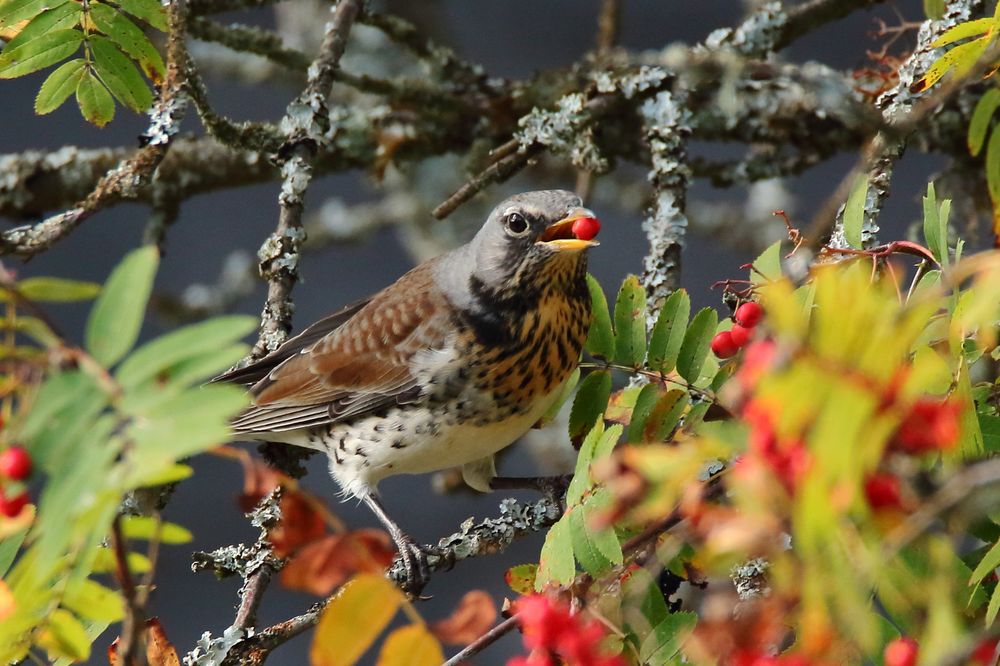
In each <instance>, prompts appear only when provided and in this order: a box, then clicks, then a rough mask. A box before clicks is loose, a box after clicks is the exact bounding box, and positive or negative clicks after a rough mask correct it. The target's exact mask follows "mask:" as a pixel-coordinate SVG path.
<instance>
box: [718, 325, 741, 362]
mask: <svg viewBox="0 0 1000 666" xmlns="http://www.w3.org/2000/svg"><path fill="white" fill-rule="evenodd" d="M739 350H740V347H739V345H737V344H736V342H734V341H733V335H732V333H730V332H729V331H723V332H722V333H719V334H718V335H716V336H715V337H714V338H712V353H713V354H715V355H716V356H717V357H719V358H729V357H731V356H736V352H738V351H739Z"/></svg>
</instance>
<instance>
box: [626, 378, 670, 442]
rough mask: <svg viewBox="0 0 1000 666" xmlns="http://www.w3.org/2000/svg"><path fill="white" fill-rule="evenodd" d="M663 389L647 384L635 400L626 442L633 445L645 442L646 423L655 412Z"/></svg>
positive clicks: (656, 385)
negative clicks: (654, 408) (654, 409)
mask: <svg viewBox="0 0 1000 666" xmlns="http://www.w3.org/2000/svg"><path fill="white" fill-rule="evenodd" d="M662 392H663V389H661V388H660V386H659V385H658V384H646V385H645V386H643V387H642V390H641V391H639V396H638V397H637V398H636V400H635V407H634V408H633V409H632V419H631V421H629V424H628V432H627V433H626V435H625V441H626V442H629V443H631V444H635V443H637V442H641V441H643V439H644V438H645V429H646V422H647V421H648V419H649V414H650V413H651V412H652V411H653V407H655V406H656V403H657V401H658V400H659V399H660V394H661V393H662Z"/></svg>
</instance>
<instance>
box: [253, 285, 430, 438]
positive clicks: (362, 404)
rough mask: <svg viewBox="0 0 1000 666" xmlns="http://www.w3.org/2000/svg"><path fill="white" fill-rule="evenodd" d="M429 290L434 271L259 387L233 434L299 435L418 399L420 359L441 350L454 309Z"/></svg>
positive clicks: (396, 290) (387, 295)
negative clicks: (416, 365)
mask: <svg viewBox="0 0 1000 666" xmlns="http://www.w3.org/2000/svg"><path fill="white" fill-rule="evenodd" d="M430 286H431V285H430V271H421V270H419V269H418V270H417V271H412V272H411V273H408V274H407V275H406V276H404V277H403V278H401V279H400V280H399V281H398V282H396V283H395V284H394V285H392V286H391V287H389V288H388V289H386V290H383V291H382V292H380V293H379V294H377V295H376V296H375V297H374V298H372V300H371V301H370V302H369V303H368V304H367V305H365V306H364V307H363V308H361V309H360V310H359V311H358V312H357V313H356V314H355V315H354V316H352V317H351V318H350V319H348V320H347V321H346V322H344V323H343V324H342V325H340V326H339V327H338V328H336V329H335V330H333V331H332V332H330V333H328V334H326V335H325V336H323V337H322V338H320V339H319V340H317V341H316V342H315V343H313V345H312V346H310V347H307V348H306V349H304V350H303V352H302V353H298V354H296V355H294V356H291V357H289V358H287V359H286V360H284V361H282V362H281V363H280V364H279V365H277V367H275V368H274V369H273V370H271V371H270V372H269V373H268V374H267V375H266V376H264V377H263V378H262V379H260V381H258V382H257V383H256V384H255V385H254V386H253V388H252V389H251V391H250V392H251V394H252V395H253V397H254V405H253V406H252V407H251V408H250V409H248V410H247V411H246V412H244V413H243V414H242V415H240V416H239V417H237V418H236V419H235V420H234V422H233V427H234V428H235V429H236V430H237V431H238V432H279V431H285V430H294V429H297V428H305V427H311V426H319V425H324V424H328V423H334V422H337V421H340V420H344V419H349V418H354V417H357V416H361V415H365V414H370V413H373V412H377V411H379V410H381V409H384V408H386V407H389V406H392V405H399V404H405V403H407V402H410V401H412V400H414V399H416V398H417V397H418V396H419V395H420V392H421V386H420V385H419V383H418V382H419V380H418V378H417V377H416V376H415V375H414V367H413V361H414V358H415V356H416V355H417V354H420V353H422V352H424V353H426V352H428V351H434V350H440V349H442V348H443V347H444V346H445V343H446V341H447V335H448V329H449V315H448V310H449V308H448V306H447V304H446V303H445V301H444V298H443V297H442V296H441V295H440V292H438V291H437V290H435V289H432V288H429V287H430Z"/></svg>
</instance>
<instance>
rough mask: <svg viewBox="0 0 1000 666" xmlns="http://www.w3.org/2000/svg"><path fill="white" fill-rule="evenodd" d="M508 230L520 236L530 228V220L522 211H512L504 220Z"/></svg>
mask: <svg viewBox="0 0 1000 666" xmlns="http://www.w3.org/2000/svg"><path fill="white" fill-rule="evenodd" d="M504 224H505V225H506V226H507V231H508V232H510V234H511V235H513V236H520V235H521V234H523V233H525V232H526V231H527V230H528V221H527V220H526V219H524V215H521V214H520V213H511V214H510V215H508V216H507V219H506V220H505V221H504Z"/></svg>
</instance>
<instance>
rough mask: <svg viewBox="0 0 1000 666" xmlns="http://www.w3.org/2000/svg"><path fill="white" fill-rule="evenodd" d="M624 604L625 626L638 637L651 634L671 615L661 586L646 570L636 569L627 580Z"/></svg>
mask: <svg viewBox="0 0 1000 666" xmlns="http://www.w3.org/2000/svg"><path fill="white" fill-rule="evenodd" d="M622 602H623V603H622V615H623V618H624V620H625V625H626V626H627V627H628V629H629V631H631V632H632V633H634V634H635V635H636V636H645V635H646V634H649V633H650V632H651V631H652V630H653V628H654V627H656V626H657V625H659V624H660V623H661V622H663V621H664V620H666V619H667V616H668V615H669V614H670V611H669V610H668V609H667V603H666V601H665V600H664V598H663V592H662V591H661V590H660V586H659V585H657V582H656V579H655V578H653V576H652V575H651V574H650V573H649V570H648V569H646V568H639V569H636V570H635V571H633V572H632V573H631V575H629V577H628V578H627V579H626V580H625V583H624V584H623V586H622Z"/></svg>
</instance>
